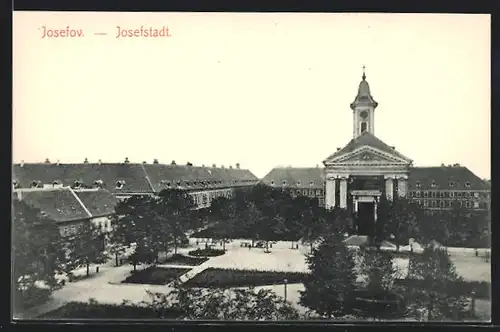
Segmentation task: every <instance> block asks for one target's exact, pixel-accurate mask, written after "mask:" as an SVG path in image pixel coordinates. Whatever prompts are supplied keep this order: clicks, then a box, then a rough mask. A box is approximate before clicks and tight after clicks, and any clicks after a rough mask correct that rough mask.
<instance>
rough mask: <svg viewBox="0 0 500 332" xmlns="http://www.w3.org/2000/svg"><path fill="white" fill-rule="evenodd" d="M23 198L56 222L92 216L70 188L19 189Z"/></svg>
mask: <svg viewBox="0 0 500 332" xmlns="http://www.w3.org/2000/svg"><path fill="white" fill-rule="evenodd" d="M18 192H20V196H19V195H18V198H19V197H20V199H21V200H23V201H25V202H26V203H27V204H28V205H30V206H32V207H35V208H38V209H39V210H40V212H45V213H46V214H47V216H48V217H49V218H50V219H52V220H54V221H56V222H67V221H76V220H84V219H88V218H90V217H91V216H90V215H89V214H88V213H87V211H85V208H84V207H83V206H82V205H81V204H80V202H79V201H78V199H77V198H76V197H75V195H74V194H73V192H72V191H71V189H70V188H55V189H44V190H30V189H28V190H19V191H18Z"/></svg>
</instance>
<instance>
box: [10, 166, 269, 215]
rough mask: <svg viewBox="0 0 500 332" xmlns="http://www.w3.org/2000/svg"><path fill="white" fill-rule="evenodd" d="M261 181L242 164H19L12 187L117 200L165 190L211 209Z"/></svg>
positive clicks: (15, 168)
mask: <svg viewBox="0 0 500 332" xmlns="http://www.w3.org/2000/svg"><path fill="white" fill-rule="evenodd" d="M258 181H259V179H258V178H257V177H256V176H255V175H254V174H252V173H251V172H250V171H249V170H246V169H241V168H240V165H239V164H236V166H235V167H234V168H233V167H232V166H230V167H228V168H225V167H224V166H221V167H216V165H212V167H205V166H193V165H192V164H191V163H187V164H186V165H177V164H176V163H175V161H172V162H171V163H170V164H160V163H159V162H158V160H156V159H155V160H154V161H153V163H146V162H143V163H131V162H129V160H128V158H126V159H125V161H124V162H123V163H102V162H100V161H99V162H97V163H89V162H88V161H87V160H85V161H84V162H83V163H75V164H62V163H51V162H50V161H49V160H46V161H45V162H44V163H20V164H14V167H13V187H14V188H15V189H20V188H57V187H61V186H64V187H70V188H72V189H73V190H76V191H82V190H84V189H106V190H107V191H109V192H111V193H113V194H114V195H115V196H116V197H117V198H118V199H125V198H128V197H131V196H134V195H155V194H158V193H159V192H160V191H162V190H164V189H181V190H186V191H188V192H189V193H190V194H191V196H192V197H193V200H194V202H195V203H196V206H197V208H206V207H208V206H210V204H211V201H212V200H213V199H214V198H216V197H220V196H224V197H231V195H232V193H233V191H234V189H235V188H238V187H245V186H251V185H254V184H256V183H258Z"/></svg>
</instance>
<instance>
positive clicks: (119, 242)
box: [108, 214, 130, 266]
mask: <svg viewBox="0 0 500 332" xmlns="http://www.w3.org/2000/svg"><path fill="white" fill-rule="evenodd" d="M124 226H126V224H125V223H120V217H119V216H118V215H116V214H114V215H113V216H112V217H111V232H110V233H109V236H108V251H109V252H110V253H111V254H112V255H113V256H115V266H118V265H119V264H120V262H119V257H120V256H121V255H123V254H124V253H125V251H126V249H127V247H129V246H130V243H129V242H128V241H127V232H128V230H127V229H126V228H125V227H124Z"/></svg>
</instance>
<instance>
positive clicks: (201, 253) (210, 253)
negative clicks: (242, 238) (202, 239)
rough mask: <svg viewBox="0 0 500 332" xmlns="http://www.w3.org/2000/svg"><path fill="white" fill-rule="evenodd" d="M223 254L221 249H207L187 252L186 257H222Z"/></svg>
mask: <svg viewBox="0 0 500 332" xmlns="http://www.w3.org/2000/svg"><path fill="white" fill-rule="evenodd" d="M225 253H226V252H225V251H224V250H222V249H213V248H207V249H196V250H192V251H190V252H188V255H190V256H196V257H215V256H221V255H224V254H225Z"/></svg>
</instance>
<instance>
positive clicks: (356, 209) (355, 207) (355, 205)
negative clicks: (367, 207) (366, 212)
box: [352, 196, 358, 213]
mask: <svg viewBox="0 0 500 332" xmlns="http://www.w3.org/2000/svg"><path fill="white" fill-rule="evenodd" d="M352 204H353V206H354V212H355V213H356V212H358V197H357V196H354V197H353V198H352Z"/></svg>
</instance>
